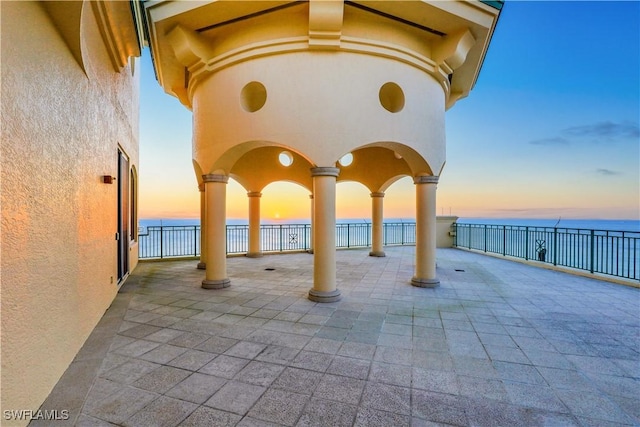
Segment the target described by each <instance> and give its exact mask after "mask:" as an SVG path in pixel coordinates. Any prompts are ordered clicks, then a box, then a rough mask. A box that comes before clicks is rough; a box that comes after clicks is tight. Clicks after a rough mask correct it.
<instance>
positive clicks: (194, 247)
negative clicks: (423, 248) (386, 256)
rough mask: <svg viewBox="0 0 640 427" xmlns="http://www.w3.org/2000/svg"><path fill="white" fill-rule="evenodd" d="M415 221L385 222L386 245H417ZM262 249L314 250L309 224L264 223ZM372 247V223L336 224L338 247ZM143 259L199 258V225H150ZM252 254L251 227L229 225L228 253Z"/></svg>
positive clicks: (141, 242)
mask: <svg viewBox="0 0 640 427" xmlns="http://www.w3.org/2000/svg"><path fill="white" fill-rule="evenodd" d="M415 236H416V224H415V223H413V222H394V223H385V224H384V226H383V243H384V245H387V246H390V245H410V244H415V242H416V237H415ZM260 237H261V239H260V240H261V244H262V247H261V250H262V252H265V253H269V252H271V253H273V252H288V251H306V250H309V249H310V248H311V225H310V224H263V225H261V226H260ZM369 246H371V224H370V223H340V224H337V225H336V247H338V248H363V247H364V248H366V247H369ZM138 247H139V250H138V257H139V258H140V259H152V258H179V257H196V256H199V255H200V226H199V225H188V226H148V227H142V229H141V232H140V233H139V245H138ZM248 251H249V226H248V225H227V253H228V254H242V253H247V252H248Z"/></svg>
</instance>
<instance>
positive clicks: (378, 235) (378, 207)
mask: <svg viewBox="0 0 640 427" xmlns="http://www.w3.org/2000/svg"><path fill="white" fill-rule="evenodd" d="M383 202H384V193H371V252H369V256H375V257H383V256H386V254H385V253H384V239H383V231H384V230H383V227H384V216H383Z"/></svg>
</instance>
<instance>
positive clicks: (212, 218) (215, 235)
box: [202, 174, 230, 289]
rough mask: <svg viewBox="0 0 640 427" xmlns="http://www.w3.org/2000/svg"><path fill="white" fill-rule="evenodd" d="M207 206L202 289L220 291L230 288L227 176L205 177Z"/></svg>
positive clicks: (211, 175)
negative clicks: (204, 269) (205, 249)
mask: <svg viewBox="0 0 640 427" xmlns="http://www.w3.org/2000/svg"><path fill="white" fill-rule="evenodd" d="M202 178H203V180H204V186H205V187H204V194H205V204H206V224H207V227H206V228H207V230H206V239H205V240H206V242H207V243H206V245H207V257H206V263H207V270H206V274H205V279H204V280H203V281H202V287H203V288H205V289H220V288H226V287H228V286H229V283H230V280H229V278H228V277H227V227H226V199H227V182H228V181H229V177H228V176H226V175H214V174H210V175H203V176H202Z"/></svg>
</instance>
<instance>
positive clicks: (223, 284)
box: [202, 279, 231, 289]
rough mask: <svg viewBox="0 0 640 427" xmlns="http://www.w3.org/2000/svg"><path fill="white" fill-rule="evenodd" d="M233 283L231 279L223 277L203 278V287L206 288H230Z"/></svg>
mask: <svg viewBox="0 0 640 427" xmlns="http://www.w3.org/2000/svg"><path fill="white" fill-rule="evenodd" d="M230 285H231V280H229V279H222V280H206V279H205V280H203V281H202V287H203V288H204V289H222V288H228V287H229V286H230Z"/></svg>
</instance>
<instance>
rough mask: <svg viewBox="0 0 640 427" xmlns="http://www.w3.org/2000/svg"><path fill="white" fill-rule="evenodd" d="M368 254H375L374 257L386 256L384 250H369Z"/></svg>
mask: <svg viewBox="0 0 640 427" xmlns="http://www.w3.org/2000/svg"><path fill="white" fill-rule="evenodd" d="M369 256H375V257H379V258H382V257H386V256H387V254H385V253H384V251H371V252H369Z"/></svg>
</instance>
